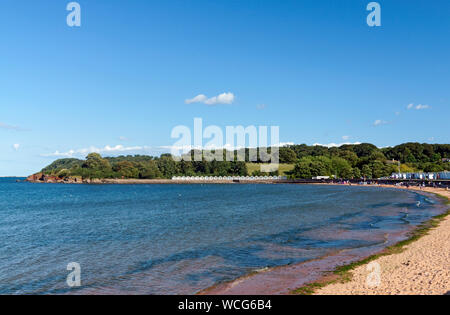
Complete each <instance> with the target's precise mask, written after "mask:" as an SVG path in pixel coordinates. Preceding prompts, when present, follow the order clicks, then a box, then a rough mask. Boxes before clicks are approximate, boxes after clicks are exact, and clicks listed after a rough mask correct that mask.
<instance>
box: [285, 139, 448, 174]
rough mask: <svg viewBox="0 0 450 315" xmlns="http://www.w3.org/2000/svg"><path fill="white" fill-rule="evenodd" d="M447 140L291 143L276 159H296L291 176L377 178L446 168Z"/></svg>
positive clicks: (288, 160) (290, 160)
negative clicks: (380, 145)
mask: <svg viewBox="0 0 450 315" xmlns="http://www.w3.org/2000/svg"><path fill="white" fill-rule="evenodd" d="M449 157H450V145H449V144H420V143H405V144H401V145H398V146H395V147H388V148H382V149H380V148H377V147H376V146H374V145H372V144H368V143H363V144H359V145H343V146H341V147H333V148H328V147H322V146H307V145H293V146H289V147H285V148H281V149H280V161H281V162H282V163H292V161H294V160H295V161H296V162H295V163H296V165H295V169H294V171H293V172H292V174H291V175H292V176H293V177H295V178H311V177H314V176H333V175H334V176H337V177H338V178H346V179H349V178H361V177H366V178H381V177H388V176H390V175H391V174H392V173H395V172H398V171H399V169H400V171H401V172H441V171H444V170H448V169H450V163H448V162H447V161H445V159H448V158H449Z"/></svg>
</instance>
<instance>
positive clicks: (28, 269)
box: [0, 178, 442, 294]
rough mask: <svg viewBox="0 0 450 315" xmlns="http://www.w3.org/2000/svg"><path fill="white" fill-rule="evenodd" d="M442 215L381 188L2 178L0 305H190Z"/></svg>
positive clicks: (429, 200) (427, 202)
mask: <svg viewBox="0 0 450 315" xmlns="http://www.w3.org/2000/svg"><path fill="white" fill-rule="evenodd" d="M418 202H420V204H419V203H418ZM440 211H442V207H440V206H439V204H438V202H437V201H436V200H434V199H433V197H424V196H421V195H418V194H416V193H412V192H406V191H399V190H395V189H382V188H368V187H347V186H342V187H341V186H302V185H123V186H119V185H117V186H115V185H91V186H88V185H64V184H54V185H52V184H31V183H16V179H14V178H4V179H0V294H24V293H26V294H49V293H57V294H65V293H93V294H95V293H124V294H180V293H183V294H191V293H196V292H198V291H199V290H201V289H205V288H207V287H209V286H211V285H213V284H215V283H218V282H222V281H228V280H232V279H236V278H237V277H239V276H242V275H245V274H247V273H249V272H252V271H254V270H258V269H261V268H265V267H273V266H280V265H287V264H293V263H299V262H302V261H305V260H310V259H314V258H320V257H321V256H323V255H326V254H329V253H333V252H335V251H337V250H340V249H346V248H358V247H361V248H365V247H368V246H375V245H380V244H383V243H384V242H385V241H386V235H389V234H395V233H398V232H400V231H406V230H408V229H411V228H412V227H413V226H414V225H417V224H419V223H421V222H423V221H425V220H427V219H429V218H430V217H431V216H433V215H436V214H438V213H439V212H440ZM71 262H77V263H79V264H80V266H81V279H82V286H81V287H80V288H77V289H73V288H70V287H68V285H67V284H66V278H67V275H68V274H69V271H67V270H66V268H67V265H68V264H69V263H71Z"/></svg>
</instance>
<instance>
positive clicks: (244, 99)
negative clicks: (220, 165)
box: [0, 0, 450, 175]
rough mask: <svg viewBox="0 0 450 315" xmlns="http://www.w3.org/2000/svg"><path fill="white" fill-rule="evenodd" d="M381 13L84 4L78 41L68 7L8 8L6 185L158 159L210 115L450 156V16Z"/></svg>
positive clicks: (2, 23) (405, 7)
mask: <svg viewBox="0 0 450 315" xmlns="http://www.w3.org/2000/svg"><path fill="white" fill-rule="evenodd" d="M369 2H370V1H367V0H366V1H359V0H352V1H350V0H349V1H331V0H327V1H313V0H307V1H306V0H305V1H300V0H297V1H287V0H283V1H266V0H262V1H256V0H240V1H230V0H190V1H188V0H178V1H172V0H166V1H149V0H128V1H122V0H95V1H94V0H79V1H78V3H79V4H80V5H81V9H82V13H81V14H82V15H81V23H82V25H81V27H79V28H77V27H75V28H70V27H68V26H67V24H66V17H67V15H68V13H69V12H67V11H66V5H67V4H68V3H69V1H67V0H66V1H63V0H40V1H31V0H29V1H23V0H2V1H1V3H0V175H27V174H30V173H33V172H35V171H38V170H40V169H41V168H42V167H44V166H45V165H47V164H48V163H50V162H51V161H53V160H55V159H56V158H58V157H59V156H58V154H55V153H56V152H59V153H62V154H60V156H63V155H70V154H69V153H70V152H75V153H74V154H73V156H75V157H81V156H83V155H85V154H84V153H85V152H87V151H89V150H90V149H92V148H94V149H102V152H105V153H104V154H105V155H109V154H111V155H112V154H118V153H120V152H115V151H114V150H113V149H110V148H114V147H117V146H119V147H117V148H119V150H118V151H120V150H123V152H122V153H124V154H128V153H152V152H158V150H160V149H161V147H162V146H169V145H172V144H173V143H174V142H175V140H174V139H171V137H170V135H171V130H172V128H174V127H175V126H177V125H187V126H192V125H193V119H194V117H201V118H203V121H204V125H218V126H220V127H225V126H228V125H231V126H236V125H243V126H249V125H255V126H259V125H269V126H271V125H277V126H280V138H281V141H282V142H293V143H307V144H314V143H321V144H330V143H344V142H351V143H354V142H370V143H374V144H376V145H378V146H391V145H396V144H400V143H403V142H408V141H418V142H430V143H449V142H450V137H449V132H448V122H449V117H450V88H449V87H450V58H449V56H450V41H449V38H450V2H449V1H447V0H442V1H440V0H439V1H438V0H435V1H432V2H430V1H422V0H421V1H379V3H380V4H381V10H382V11H381V12H382V26H381V27H374V28H371V27H369V26H368V25H367V23H366V17H367V15H368V14H369V12H368V11H366V6H367V4H368V3H369ZM223 93H232V96H230V95H231V94H227V95H228V96H230V97H228V98H226V101H222V102H220V101H217V100H216V102H215V103H227V104H204V103H202V102H200V103H192V104H186V100H187V99H192V98H194V97H195V96H197V95H205V96H207V97H208V98H212V97H214V96H218V95H220V94H223ZM219 100H220V99H219ZM209 103H214V100H212V101H209ZM409 104H413V105H411V106H409V109H408V105H409ZM419 105H421V106H419ZM107 146H109V147H107ZM105 148H106V150H105ZM143 148H145V149H143ZM128 149H129V150H128ZM108 150H109V151H110V152H109V154H108V152H107V151H108Z"/></svg>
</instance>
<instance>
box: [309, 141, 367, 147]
mask: <svg viewBox="0 0 450 315" xmlns="http://www.w3.org/2000/svg"><path fill="white" fill-rule="evenodd" d="M358 144H361V142H353V143H351V142H345V143H328V144H321V143H314V144H313V146H320V147H327V148H338V147H341V146H343V145H358Z"/></svg>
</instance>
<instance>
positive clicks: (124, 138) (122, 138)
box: [119, 136, 130, 141]
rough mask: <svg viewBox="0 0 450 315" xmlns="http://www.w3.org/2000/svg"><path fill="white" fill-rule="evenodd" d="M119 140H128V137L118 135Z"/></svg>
mask: <svg viewBox="0 0 450 315" xmlns="http://www.w3.org/2000/svg"><path fill="white" fill-rule="evenodd" d="M119 140H120V141H128V140H130V139H128V138H127V137H123V136H121V137H119Z"/></svg>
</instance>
